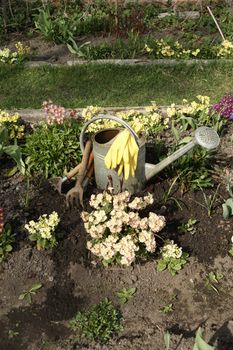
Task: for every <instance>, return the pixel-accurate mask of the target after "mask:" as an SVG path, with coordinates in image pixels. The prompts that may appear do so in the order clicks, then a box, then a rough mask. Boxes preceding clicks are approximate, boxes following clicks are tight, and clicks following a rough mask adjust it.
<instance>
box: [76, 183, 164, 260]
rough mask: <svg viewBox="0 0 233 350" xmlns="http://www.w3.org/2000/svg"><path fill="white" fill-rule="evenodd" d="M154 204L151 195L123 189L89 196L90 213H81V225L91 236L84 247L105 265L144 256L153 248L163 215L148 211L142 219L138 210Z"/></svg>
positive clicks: (151, 251)
mask: <svg viewBox="0 0 233 350" xmlns="http://www.w3.org/2000/svg"><path fill="white" fill-rule="evenodd" d="M152 203H153V197H152V195H151V194H148V195H146V196H144V197H135V198H134V199H133V200H132V201H130V194H129V192H128V191H124V192H121V193H118V194H113V193H112V192H111V189H109V191H105V192H103V193H99V194H97V195H92V196H91V200H90V205H91V206H92V207H93V208H94V210H93V211H92V212H91V213H88V212H83V213H82V215H81V216H82V219H83V221H84V227H85V229H86V231H87V233H89V235H90V240H89V241H88V242H87V248H88V249H89V250H90V251H91V252H92V253H93V254H94V255H96V256H97V257H98V258H99V259H100V260H101V261H102V263H103V264H104V265H108V264H111V263H118V264H120V265H123V266H129V265H131V264H132V263H133V262H134V261H135V259H136V257H137V256H147V255H148V253H153V252H154V251H155V248H156V240H155V234H156V233H158V232H159V231H161V230H162V229H163V228H164V226H165V218H164V217H163V216H160V215H157V214H155V213H152V212H150V213H149V216H148V217H144V218H141V217H140V216H139V213H138V211H139V210H142V209H145V208H146V207H147V206H148V205H150V204H152Z"/></svg>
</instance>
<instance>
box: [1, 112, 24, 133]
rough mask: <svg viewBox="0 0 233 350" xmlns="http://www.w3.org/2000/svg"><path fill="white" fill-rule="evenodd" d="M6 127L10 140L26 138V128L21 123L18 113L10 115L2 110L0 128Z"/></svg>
mask: <svg viewBox="0 0 233 350" xmlns="http://www.w3.org/2000/svg"><path fill="white" fill-rule="evenodd" d="M3 126H6V127H7V130H8V135H9V138H10V140H15V139H22V138H23V137H24V129H25V126H24V125H22V124H21V123H20V116H19V114H18V113H15V114H12V115H10V114H9V113H7V112H6V111H1V110H0V128H1V127H3Z"/></svg>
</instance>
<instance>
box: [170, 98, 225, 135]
mask: <svg viewBox="0 0 233 350" xmlns="http://www.w3.org/2000/svg"><path fill="white" fill-rule="evenodd" d="M167 115H168V117H170V118H171V119H173V121H174V122H175V123H176V124H178V125H179V127H180V129H182V130H187V129H188V128H190V127H191V128H193V129H196V128H197V127H199V126H203V125H205V126H209V127H212V128H214V129H215V130H216V131H219V130H220V129H221V127H222V121H221V120H220V119H221V118H220V117H219V115H217V114H216V113H215V111H213V109H212V108H211V105H210V98H209V96H202V95H198V96H197V97H196V101H192V102H188V101H187V100H185V99H184V100H183V104H182V106H176V105H175V104H174V103H173V104H171V106H170V107H168V108H167Z"/></svg>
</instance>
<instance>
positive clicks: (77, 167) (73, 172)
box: [66, 163, 81, 180]
mask: <svg viewBox="0 0 233 350" xmlns="http://www.w3.org/2000/svg"><path fill="white" fill-rule="evenodd" d="M80 167H81V163H79V164H78V165H76V167H75V168H73V169H71V170H70V171H69V172H68V173H67V174H66V177H67V179H69V180H70V179H71V178H72V177H73V176H75V175H76V174H77V173H78V172H79V170H80Z"/></svg>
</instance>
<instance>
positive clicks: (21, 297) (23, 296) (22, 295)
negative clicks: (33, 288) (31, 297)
mask: <svg viewBox="0 0 233 350" xmlns="http://www.w3.org/2000/svg"><path fill="white" fill-rule="evenodd" d="M26 295H27V292H25V293H22V294H20V296H19V300H23V299H24V298H25V296H26Z"/></svg>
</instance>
